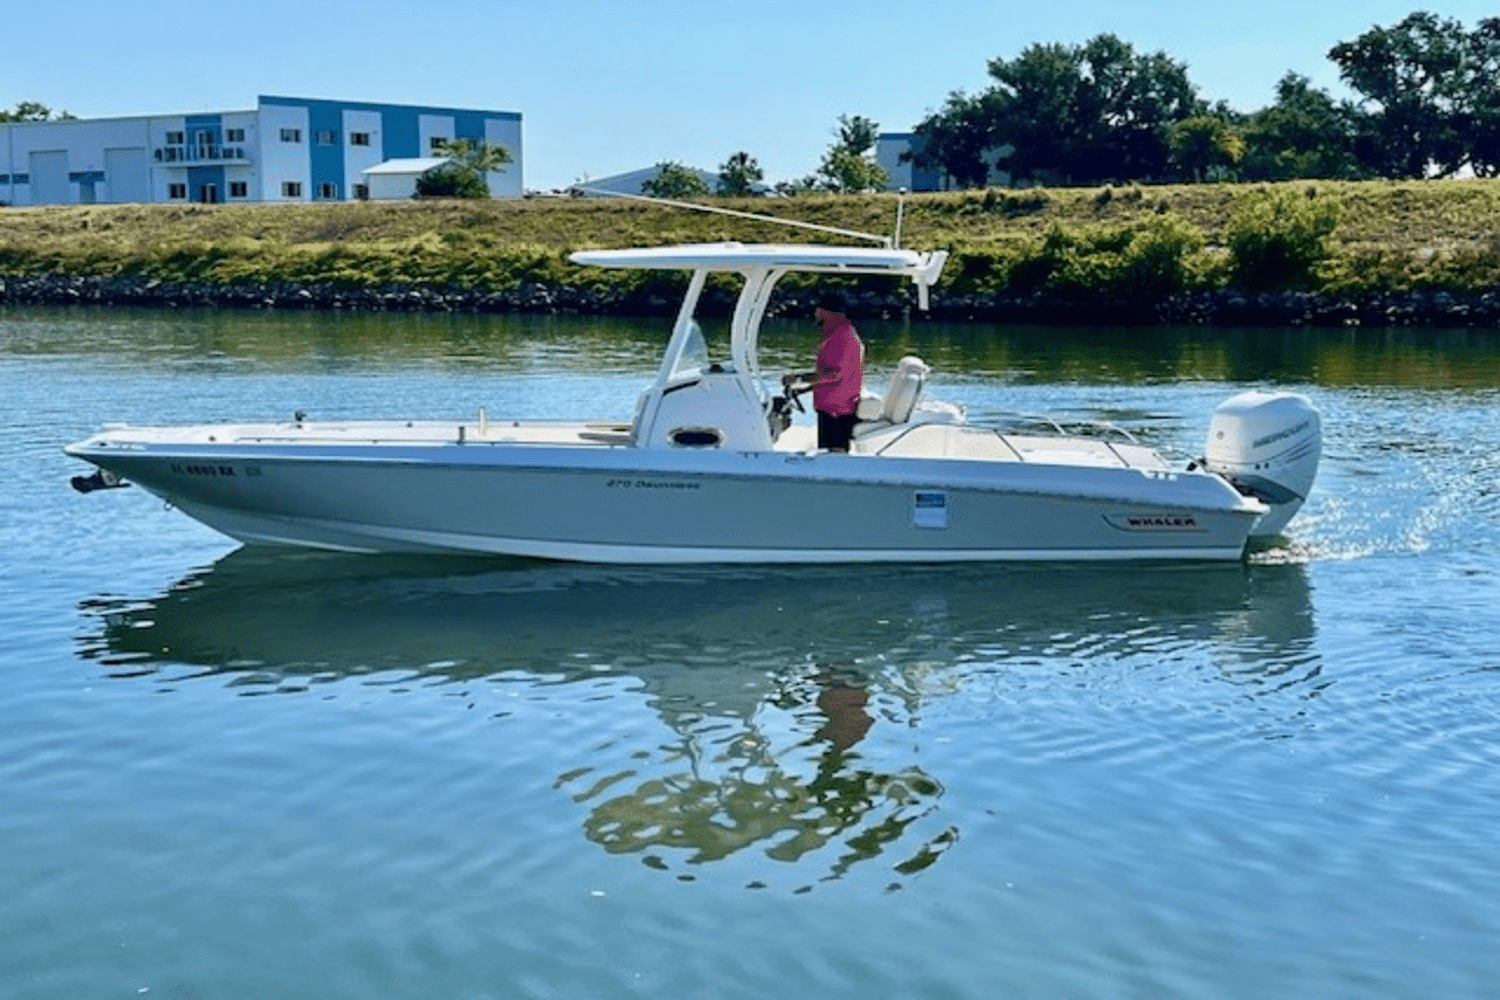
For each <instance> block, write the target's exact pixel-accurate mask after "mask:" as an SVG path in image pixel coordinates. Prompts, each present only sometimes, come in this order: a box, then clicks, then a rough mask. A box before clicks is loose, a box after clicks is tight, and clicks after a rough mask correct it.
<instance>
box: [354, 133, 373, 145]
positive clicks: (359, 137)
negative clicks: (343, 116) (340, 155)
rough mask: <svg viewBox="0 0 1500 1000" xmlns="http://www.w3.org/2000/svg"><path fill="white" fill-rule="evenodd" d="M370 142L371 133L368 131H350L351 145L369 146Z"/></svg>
mask: <svg viewBox="0 0 1500 1000" xmlns="http://www.w3.org/2000/svg"><path fill="white" fill-rule="evenodd" d="M369 144H370V133H368V132H350V133H349V145H351V146H368V145H369Z"/></svg>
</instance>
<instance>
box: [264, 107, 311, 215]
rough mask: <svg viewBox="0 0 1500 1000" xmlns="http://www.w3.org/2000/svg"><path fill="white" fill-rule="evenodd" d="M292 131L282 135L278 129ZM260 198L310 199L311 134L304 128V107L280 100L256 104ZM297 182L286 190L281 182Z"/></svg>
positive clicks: (282, 199) (305, 120) (305, 110)
mask: <svg viewBox="0 0 1500 1000" xmlns="http://www.w3.org/2000/svg"><path fill="white" fill-rule="evenodd" d="M283 129H290V130H291V131H292V132H293V133H295V135H296V139H295V140H293V139H291V138H290V137H287V138H283V136H282V130H283ZM260 133H261V141H260V149H261V156H262V166H261V199H262V200H263V201H311V200H312V195H313V193H312V163H311V160H310V159H309V154H308V147H309V144H310V143H311V142H312V138H313V137H312V134H311V133H310V132H309V131H308V128H307V109H306V108H296V107H287V106H284V105H280V104H263V105H261V108H260ZM287 184H295V185H297V191H298V193H296V194H289V193H288V192H287V191H286V188H285V185H287Z"/></svg>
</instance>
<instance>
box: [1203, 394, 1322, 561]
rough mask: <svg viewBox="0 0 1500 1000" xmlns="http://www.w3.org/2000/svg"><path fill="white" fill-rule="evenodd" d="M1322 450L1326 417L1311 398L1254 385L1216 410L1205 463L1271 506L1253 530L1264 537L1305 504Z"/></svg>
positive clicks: (1256, 536)
mask: <svg viewBox="0 0 1500 1000" xmlns="http://www.w3.org/2000/svg"><path fill="white" fill-rule="evenodd" d="M1322 454H1323V421H1322V418H1321V417H1319V416H1318V411H1317V409H1316V408H1315V407H1314V406H1313V405H1312V403H1311V402H1309V401H1308V399H1307V397H1305V396H1299V395H1297V394H1295V393H1290V392H1266V391H1263V390H1260V389H1252V390H1250V391H1249V392H1242V393H1240V394H1239V395H1238V396H1235V397H1233V398H1231V399H1227V400H1225V401H1224V402H1223V403H1220V404H1219V406H1218V407H1217V408H1216V409H1215V410H1214V412H1213V417H1212V418H1211V419H1210V420H1209V422H1208V443H1207V444H1206V445H1205V446H1204V449H1203V466H1204V468H1206V469H1208V471H1210V472H1216V473H1218V474H1219V475H1221V476H1223V477H1224V478H1225V479H1227V480H1228V481H1229V483H1230V485H1232V486H1233V487H1234V488H1235V489H1237V490H1239V491H1240V492H1241V493H1243V494H1245V495H1246V496H1252V497H1254V498H1255V499H1257V500H1259V501H1261V502H1262V503H1264V504H1266V505H1267V506H1268V507H1270V508H1271V509H1270V510H1269V511H1267V512H1266V513H1265V515H1264V516H1262V517H1261V519H1260V520H1259V521H1257V522H1256V523H1255V527H1254V528H1253V529H1252V530H1251V532H1250V535H1251V537H1252V538H1265V537H1269V536H1272V535H1279V534H1281V529H1282V528H1284V527H1286V523H1287V522H1288V521H1290V520H1291V519H1292V516H1293V515H1294V514H1296V513H1297V511H1298V510H1299V509H1300V508H1301V507H1302V501H1304V500H1306V499H1307V495H1308V493H1309V492H1311V491H1312V485H1313V480H1314V479H1315V478H1316V477H1317V474H1318V459H1319V458H1321V457H1322Z"/></svg>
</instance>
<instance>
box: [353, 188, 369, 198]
mask: <svg viewBox="0 0 1500 1000" xmlns="http://www.w3.org/2000/svg"><path fill="white" fill-rule="evenodd" d="M354 197H356V198H358V199H359V200H360V201H369V200H370V185H368V184H356V185H354Z"/></svg>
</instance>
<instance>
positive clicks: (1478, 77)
mask: <svg viewBox="0 0 1500 1000" xmlns="http://www.w3.org/2000/svg"><path fill="white" fill-rule="evenodd" d="M1463 77H1464V83H1463V84H1462V86H1461V87H1460V93H1461V94H1462V95H1463V96H1462V97H1461V98H1460V102H1459V108H1460V114H1461V118H1460V121H1461V128H1462V130H1463V135H1464V141H1465V144H1466V145H1467V147H1468V151H1469V164H1470V166H1472V167H1473V168H1474V172H1475V173H1476V174H1479V175H1480V176H1489V177H1493V176H1495V175H1496V174H1500V86H1497V85H1496V81H1497V80H1500V17H1490V18H1486V19H1485V20H1483V21H1480V22H1479V26H1478V27H1477V28H1475V29H1474V31H1473V32H1472V33H1471V34H1470V35H1469V38H1468V44H1467V46H1466V48H1465V52H1464V70H1463Z"/></svg>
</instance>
